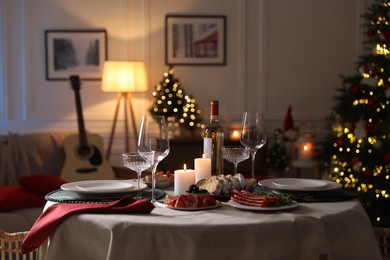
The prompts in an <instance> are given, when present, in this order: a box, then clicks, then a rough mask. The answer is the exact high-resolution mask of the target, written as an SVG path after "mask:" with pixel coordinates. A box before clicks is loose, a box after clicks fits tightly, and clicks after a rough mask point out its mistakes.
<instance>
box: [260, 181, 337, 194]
mask: <svg viewBox="0 0 390 260" xmlns="http://www.w3.org/2000/svg"><path fill="white" fill-rule="evenodd" d="M258 184H259V185H260V186H266V187H268V188H271V189H277V190H278V189H279V190H289V191H326V190H334V189H339V188H341V187H342V185H341V184H340V183H337V182H334V181H327V180H314V179H302V178H274V179H265V180H261V181H259V182H258Z"/></svg>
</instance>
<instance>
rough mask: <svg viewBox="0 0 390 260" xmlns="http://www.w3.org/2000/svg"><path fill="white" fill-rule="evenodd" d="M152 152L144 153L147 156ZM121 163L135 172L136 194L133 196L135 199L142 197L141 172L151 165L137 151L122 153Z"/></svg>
mask: <svg viewBox="0 0 390 260" xmlns="http://www.w3.org/2000/svg"><path fill="white" fill-rule="evenodd" d="M153 153H154V152H150V154H148V155H147V154H146V155H147V156H153ZM122 159H123V165H124V166H125V167H126V168H129V169H130V170H133V171H135V172H136V173H137V187H138V189H137V191H138V192H137V196H135V197H134V199H136V200H140V199H142V195H141V183H140V182H141V174H142V172H143V171H144V170H146V169H148V168H150V167H151V164H150V162H149V161H148V160H146V159H145V158H144V157H142V156H141V155H140V154H139V153H137V152H130V153H122Z"/></svg>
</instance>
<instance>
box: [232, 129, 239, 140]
mask: <svg viewBox="0 0 390 260" xmlns="http://www.w3.org/2000/svg"><path fill="white" fill-rule="evenodd" d="M230 139H231V140H233V141H238V140H240V131H238V130H234V131H232V132H231V134H230Z"/></svg>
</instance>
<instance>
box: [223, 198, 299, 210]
mask: <svg viewBox="0 0 390 260" xmlns="http://www.w3.org/2000/svg"><path fill="white" fill-rule="evenodd" d="M228 205H230V206H232V207H234V208H237V209H245V210H254V211H275V210H287V209H293V208H296V207H298V202H296V201H293V203H292V204H291V205H285V206H281V207H256V206H248V205H244V204H241V203H238V202H236V201H234V200H229V201H228Z"/></svg>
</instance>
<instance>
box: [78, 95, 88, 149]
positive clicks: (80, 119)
mask: <svg viewBox="0 0 390 260" xmlns="http://www.w3.org/2000/svg"><path fill="white" fill-rule="evenodd" d="M75 98H76V110H77V124H78V128H79V137H80V146H85V145H87V133H86V131H85V126H84V117H83V111H82V109H81V98H80V91H76V92H75Z"/></svg>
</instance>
